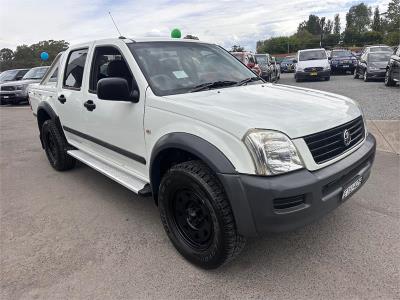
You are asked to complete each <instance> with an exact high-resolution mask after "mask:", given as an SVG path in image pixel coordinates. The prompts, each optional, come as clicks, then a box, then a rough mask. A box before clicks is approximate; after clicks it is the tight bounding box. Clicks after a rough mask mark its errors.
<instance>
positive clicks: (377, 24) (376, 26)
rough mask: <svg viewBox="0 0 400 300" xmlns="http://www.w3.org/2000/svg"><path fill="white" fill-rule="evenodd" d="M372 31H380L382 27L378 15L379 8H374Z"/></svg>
mask: <svg viewBox="0 0 400 300" xmlns="http://www.w3.org/2000/svg"><path fill="white" fill-rule="evenodd" d="M371 28H372V30H374V31H381V30H382V25H381V16H380V14H379V7H378V6H377V7H375V11H374V19H373V20H372V26H371Z"/></svg>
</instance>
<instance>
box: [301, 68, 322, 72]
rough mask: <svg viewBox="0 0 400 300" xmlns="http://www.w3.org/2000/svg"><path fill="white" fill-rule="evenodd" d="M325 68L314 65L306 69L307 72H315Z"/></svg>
mask: <svg viewBox="0 0 400 300" xmlns="http://www.w3.org/2000/svg"><path fill="white" fill-rule="evenodd" d="M323 69H324V68H322V67H312V68H305V69H304V71H306V72H315V71H317V72H319V71H322V70H323Z"/></svg>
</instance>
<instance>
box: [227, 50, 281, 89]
mask: <svg viewBox="0 0 400 300" xmlns="http://www.w3.org/2000/svg"><path fill="white" fill-rule="evenodd" d="M231 54H232V55H233V56H234V57H236V58H237V59H238V60H239V61H240V62H242V63H243V64H244V65H246V66H247V67H248V68H249V69H251V70H252V71H253V72H254V73H256V74H257V75H258V76H260V77H262V78H263V79H264V80H266V81H268V82H277V81H278V80H279V78H280V76H281V71H280V66H279V64H278V63H277V62H276V59H275V57H273V56H271V55H269V54H268V53H264V54H253V53H251V52H249V51H243V52H231Z"/></svg>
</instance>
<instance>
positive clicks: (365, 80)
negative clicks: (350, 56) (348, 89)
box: [363, 70, 369, 82]
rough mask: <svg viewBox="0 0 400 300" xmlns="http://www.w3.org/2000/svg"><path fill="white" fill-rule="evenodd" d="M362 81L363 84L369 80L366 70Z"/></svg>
mask: <svg viewBox="0 0 400 300" xmlns="http://www.w3.org/2000/svg"><path fill="white" fill-rule="evenodd" d="M363 80H364V82H367V81H368V80H369V78H368V73H367V70H365V71H364V74H363Z"/></svg>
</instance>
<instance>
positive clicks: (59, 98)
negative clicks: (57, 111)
mask: <svg viewBox="0 0 400 300" xmlns="http://www.w3.org/2000/svg"><path fill="white" fill-rule="evenodd" d="M57 99H58V101H60V103H61V104H64V103H65V102H66V101H67V98H65V96H64V95H60V96H58V98H57Z"/></svg>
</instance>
